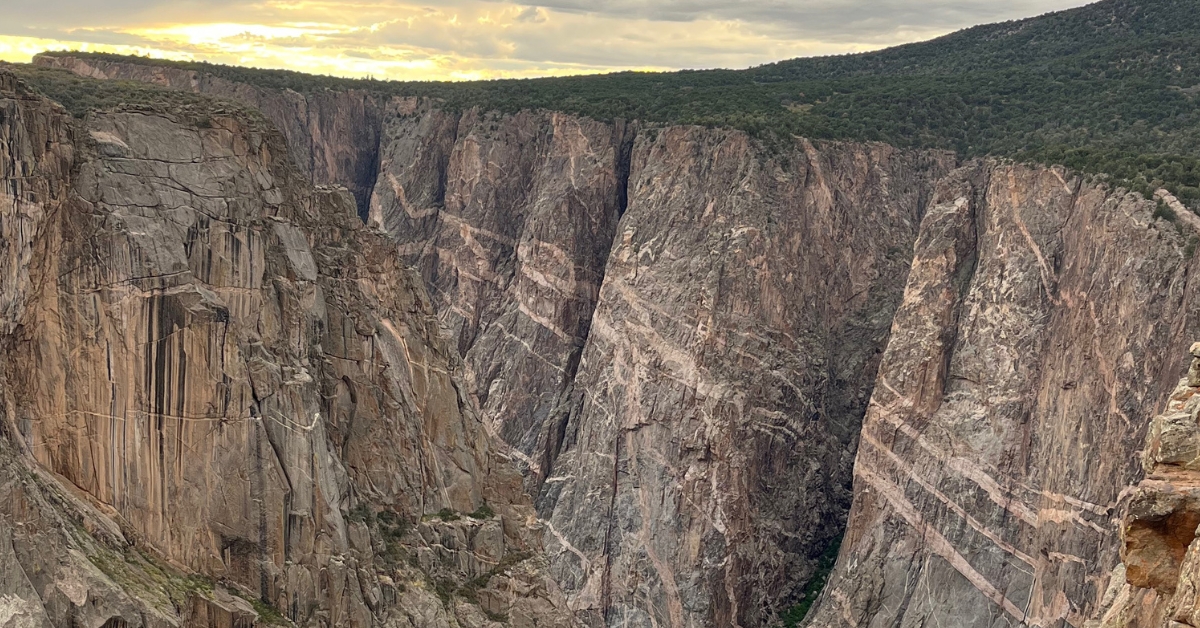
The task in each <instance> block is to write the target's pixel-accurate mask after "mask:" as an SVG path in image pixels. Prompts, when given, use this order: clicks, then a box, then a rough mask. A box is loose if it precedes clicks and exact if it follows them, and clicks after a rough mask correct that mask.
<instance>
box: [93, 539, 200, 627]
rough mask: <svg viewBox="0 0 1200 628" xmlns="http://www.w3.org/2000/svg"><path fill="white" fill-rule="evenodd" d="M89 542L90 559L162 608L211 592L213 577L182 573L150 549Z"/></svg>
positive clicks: (102, 570)
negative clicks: (121, 549) (110, 546)
mask: <svg viewBox="0 0 1200 628" xmlns="http://www.w3.org/2000/svg"><path fill="white" fill-rule="evenodd" d="M85 534H86V533H85ZM89 540H90V537H89ZM89 545H91V546H92V551H91V553H89V555H88V560H90V561H91V562H92V564H93V565H95V566H96V567H97V568H99V569H100V571H101V572H103V573H104V575H106V576H108V577H109V578H110V579H111V580H112V581H113V582H115V583H117V584H119V585H120V586H121V587H122V588H123V589H125V590H126V591H130V592H134V593H135V594H137V595H138V596H139V597H141V598H142V599H145V600H147V601H149V602H150V603H152V604H154V605H155V606H157V607H158V608H160V609H164V610H169V609H174V608H180V607H183V606H184V605H185V604H187V603H188V602H189V598H190V597H191V596H192V595H194V594H199V595H203V596H211V595H212V592H213V581H212V580H211V579H209V578H207V577H205V576H201V575H196V574H182V573H180V572H178V571H176V570H175V569H173V568H171V567H168V566H167V565H166V564H165V563H163V562H162V561H161V560H159V559H158V558H157V557H155V556H154V555H153V554H150V553H149V552H146V551H143V550H141V549H138V548H134V547H130V548H127V549H125V550H124V551H123V552H119V551H115V550H113V549H110V548H108V547H105V546H103V545H101V544H99V543H89Z"/></svg>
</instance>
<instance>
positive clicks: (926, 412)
mask: <svg viewBox="0 0 1200 628" xmlns="http://www.w3.org/2000/svg"><path fill="white" fill-rule="evenodd" d="M101 85H103V86H107V87H100V86H101ZM63 86H70V88H71V89H82V90H86V91H88V92H89V93H90V92H95V93H100V91H101V90H103V89H108V88H113V89H120V90H125V91H124V92H122V93H121V98H120V104H111V103H110V104H105V105H89V106H88V107H87V108H86V110H85V111H82V112H74V113H76V114H77V115H75V116H73V115H72V113H73V112H72V111H69V110H68V109H65V108H64V107H63V106H60V105H59V104H56V103H55V102H54V101H55V100H60V101H62V102H63V103H67V102H68V100H69V97H70V96H71V94H70V93H68V92H66V91H65V89H66V88H65V87H63ZM56 90H57V91H56ZM0 138H2V140H3V141H0V178H3V180H4V184H5V185H4V188H3V190H4V191H3V193H2V195H3V199H2V200H0V253H2V254H0V265H3V269H2V270H3V272H0V297H2V298H3V301H2V307H0V313H2V314H0V352H2V354H3V360H2V362H3V364H4V368H3V370H2V371H0V393H2V394H0V399H2V402H3V407H4V420H3V423H0V425H2V430H0V436H2V437H0V466H2V467H3V469H4V472H3V474H0V521H3V523H4V524H5V525H4V526H3V527H0V625H5V626H8V625H11V626H22V627H23V626H39V627H40V626H84V625H86V626H91V627H95V628H99V627H104V628H118V627H133V626H188V627H191V626H205V627H208V626H212V627H224V626H229V627H235V626H237V627H241V626H250V625H265V624H271V623H279V624H294V625H297V626H343V625H345V626H376V625H377V626H412V627H425V626H430V627H432V626H438V627H440V626H472V627H474V626H489V627H495V626H505V625H512V626H519V627H525V626H590V627H598V626H631V627H647V628H650V627H658V626H670V627H672V628H701V627H709V626H742V627H745V628H751V627H758V626H763V627H766V626H777V625H785V624H787V625H796V624H797V623H798V622H799V621H800V620H803V621H804V622H805V623H804V624H802V625H807V626H864V627H866V626H872V627H875V626H934V625H940V626H972V627H974V626H980V627H982V626H989V627H991V626H1045V627H1050V626H1055V627H1057V626H1076V627H1084V626H1089V627H1099V626H1105V627H1116V626H1166V627H1168V628H1178V626H1180V625H1182V626H1191V625H1200V624H1197V623H1196V622H1197V621H1200V610H1198V609H1200V602H1198V601H1197V600H1198V599H1200V598H1197V597H1196V584H1195V583H1196V582H1197V581H1198V579H1200V566H1198V565H1200V562H1197V561H1200V558H1197V556H1200V544H1196V543H1194V542H1193V539H1194V537H1195V529H1196V527H1197V525H1200V505H1198V504H1200V497H1198V496H1197V494H1196V491H1197V484H1196V482H1195V478H1194V477H1193V476H1194V473H1195V460H1196V459H1198V458H1197V457H1198V456H1200V427H1197V418H1196V417H1197V413H1198V412H1200V410H1198V408H1200V405H1197V404H1200V402H1197V401H1195V399H1200V397H1197V396H1193V395H1194V391H1195V390H1197V389H1198V388H1197V385H1200V379H1197V376H1196V367H1195V366H1192V367H1191V371H1190V372H1189V366H1190V365H1191V364H1192V360H1193V348H1192V345H1193V342H1194V341H1196V340H1198V339H1200V334H1197V333H1196V331H1195V330H1196V329H1197V323H1198V322H1200V321H1198V317H1200V291H1198V290H1197V287H1196V286H1195V284H1193V283H1192V281H1191V279H1192V278H1193V273H1192V272H1191V270H1192V269H1193V268H1196V264H1197V261H1196V259H1195V256H1194V253H1195V248H1196V244H1195V242H1196V239H1197V236H1198V235H1200V228H1198V227H1197V226H1196V223H1197V222H1198V220H1197V219H1195V218H1192V217H1190V214H1186V212H1188V210H1187V209H1186V207H1184V206H1183V205H1182V204H1181V203H1180V201H1178V200H1174V201H1172V199H1175V197H1174V196H1171V195H1170V193H1168V192H1167V191H1166V190H1165V189H1163V190H1162V192H1161V193H1160V194H1159V198H1158V199H1154V198H1150V199H1147V198H1146V197H1145V196H1144V195H1143V194H1139V193H1137V192H1132V191H1129V190H1127V189H1125V188H1122V187H1118V186H1116V185H1114V184H1113V183H1111V182H1106V181H1104V180H1102V179H1097V178H1094V177H1088V176H1085V175H1082V174H1080V173H1078V172H1076V171H1073V170H1069V169H1066V168H1063V167H1060V166H1053V165H1040V164H1035V163H1021V162H1016V161H1012V160H1006V159H1002V158H998V157H983V158H968V157H965V156H963V155H960V154H956V153H955V152H952V151H949V150H942V149H937V148H928V147H908V148H899V147H895V146H892V145H888V144H884V143H879V142H869V141H846V140H829V139H826V140H819V139H808V138H802V137H791V136H789V137H787V138H786V139H784V140H777V141H774V142H771V141H765V140H763V139H762V138H760V137H756V136H754V135H752V134H749V133H747V132H745V131H742V130H737V129H730V128H723V127H713V128H706V127H703V126H696V125H681V124H661V123H653V122H648V121H645V120H633V119H630V120H626V119H612V120H600V119H595V118H589V117H585V116H580V115H577V114H573V113H567V112H563V111H555V110H549V109H520V110H517V111H506V110H503V109H485V108H481V107H468V108H454V107H450V106H448V105H447V104H446V103H445V102H442V101H439V100H437V99H431V98H422V97H407V96H398V95H391V94H384V93H379V92H372V91H369V90H359V89H346V90H334V89H320V90H312V91H308V92H301V91H295V90H291V89H282V88H277V87H270V86H263V85H256V84H253V83H250V82H242V81H235V80H231V79H230V78H227V77H224V76H221V75H219V73H206V72H204V71H202V70H197V69H192V68H184V67H177V66H173V65H171V64H161V63H155V62H152V61H148V60H140V59H124V60H122V59H117V58H111V57H105V56H94V55H93V56H89V55H81V54H74V55H73V54H64V53H56V54H47V55H41V56H39V57H37V58H36V59H35V62H34V64H33V65H32V66H9V67H7V68H0ZM1172 202H1174V203H1175V204H1176V205H1177V206H1178V209H1171V203H1172ZM1164 206H1166V207H1167V210H1164V209H1163V207H1164ZM1198 270H1200V269H1198ZM1185 376H1186V377H1185ZM1181 377H1185V379H1184V381H1182V382H1181V381H1180V378H1181ZM834 553H836V554H837V560H836V564H835V565H834V566H833V567H832V571H831V572H828V573H826V572H827V571H828V567H829V565H828V564H827V563H828V561H827V560H825V558H824V557H827V556H832V555H833V554H834ZM826 579H827V582H826ZM821 583H824V586H823V587H820V586H818V585H819V584H821ZM818 593H819V597H818V596H817V595H818ZM809 606H811V607H812V610H811V611H809V612H808V613H807V618H805V617H804V616H803V612H800V611H797V610H796V609H803V610H806V609H808V608H809ZM797 614H800V615H801V616H800V617H796V615H797Z"/></svg>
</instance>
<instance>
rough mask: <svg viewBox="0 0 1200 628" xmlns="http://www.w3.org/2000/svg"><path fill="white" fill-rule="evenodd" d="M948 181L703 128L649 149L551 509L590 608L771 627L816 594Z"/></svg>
mask: <svg viewBox="0 0 1200 628" xmlns="http://www.w3.org/2000/svg"><path fill="white" fill-rule="evenodd" d="M946 161H948V160H946ZM946 166H947V164H945V163H942V162H939V161H937V160H936V159H933V158H931V157H928V156H924V155H919V154H912V153H905V152H902V151H898V150H895V149H892V148H889V147H886V146H882V145H838V144H827V145H822V146H814V145H813V144H811V143H808V142H798V146H797V148H796V150H795V151H792V152H787V153H783V154H780V155H777V156H776V157H773V158H769V159H762V153H760V152H758V150H757V149H756V148H755V146H754V145H753V143H752V142H750V141H749V139H748V138H747V137H746V136H745V135H743V134H741V133H732V132H729V133H718V132H711V131H707V130H704V129H698V128H673V129H666V130H663V131H662V132H659V133H658V134H657V135H656V136H650V135H644V136H642V137H639V138H638V142H637V145H636V147H635V149H634V153H633V164H632V176H631V181H630V186H629V208H628V211H627V212H626V213H625V215H624V217H623V218H622V220H621V223H620V226H619V228H620V233H618V235H617V242H616V244H615V245H614V246H613V249H612V253H611V254H610V256H609V262H608V267H607V270H606V272H605V280H604V286H603V288H602V289H601V291H600V301H599V307H598V308H597V310H596V314H595V317H594V319H593V321H592V330H591V334H590V335H589V337H588V342H587V346H586V348H585V349H584V353H583V359H582V364H581V366H580V370H579V376H578V377H577V378H576V380H575V384H574V393H573V396H572V402H573V405H572V407H571V408H570V412H569V414H568V415H567V417H565V418H564V425H562V426H561V427H556V428H555V429H556V430H561V431H560V434H561V436H558V437H557V438H556V440H561V445H560V453H559V455H558V458H557V460H556V462H555V464H554V472H553V473H554V475H553V477H551V478H549V479H548V480H547V481H546V483H545V487H544V489H543V491H542V496H541V497H540V499H539V504H538V507H539V510H540V511H541V512H542V513H543V515H544V516H545V517H546V518H547V519H548V526H549V527H550V529H551V530H552V531H553V533H554V534H553V536H552V537H550V538H548V539H547V549H548V551H549V552H550V554H551V561H552V565H553V570H554V573H555V577H556V578H557V579H558V581H559V582H560V583H561V584H562V585H563V587H564V588H565V589H566V590H567V592H568V594H570V595H572V607H573V608H576V609H578V610H580V611H581V612H582V614H583V616H585V617H589V618H592V619H593V622H592V623H595V624H607V625H612V626H656V625H657V626H706V625H712V626H734V625H747V626H757V625H767V624H768V623H769V622H770V620H771V618H772V615H771V614H772V612H773V611H774V610H775V609H776V608H777V605H778V604H779V601H780V600H781V599H791V598H794V597H795V596H796V595H797V594H798V591H796V590H794V589H793V587H797V586H802V585H803V583H804V582H805V581H806V580H807V579H808V576H809V575H810V574H811V572H812V568H813V563H812V561H811V558H815V556H816V555H817V554H819V553H820V549H822V548H824V547H825V546H827V545H828V544H829V543H830V542H832V541H833V540H834V539H836V537H837V536H838V534H839V533H840V522H841V521H842V520H843V519H844V517H845V512H846V508H847V506H848V503H849V491H848V488H849V487H848V485H847V483H846V480H847V479H848V478H849V476H850V468H851V461H852V456H853V451H854V441H855V436H856V433H857V427H858V425H857V419H858V417H859V416H861V413H862V409H863V407H864V405H865V403H866V400H867V397H868V396H869V394H870V384H871V381H872V379H873V374H874V371H875V366H876V365H877V364H878V354H879V350H880V348H881V347H882V346H883V343H884V342H885V340H886V337H887V330H888V326H889V324H890V321H891V316H892V312H893V311H894V309H895V307H896V305H897V303H898V298H899V296H900V286H901V285H903V282H904V277H905V275H906V273H907V260H908V256H909V250H910V249H909V247H910V246H911V242H912V240H913V238H914V236H915V232H916V228H917V225H918V224H919V222H920V218H921V214H922V212H923V210H924V207H923V203H924V200H925V199H926V198H927V194H928V192H929V189H928V187H927V185H928V184H929V183H930V181H929V179H927V178H926V177H932V176H936V173H937V172H938V171H939V170H941V169H943V168H945V167H946Z"/></svg>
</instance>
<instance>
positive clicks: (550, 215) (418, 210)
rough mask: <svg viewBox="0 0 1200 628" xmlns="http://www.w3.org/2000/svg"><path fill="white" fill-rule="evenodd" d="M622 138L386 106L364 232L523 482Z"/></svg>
mask: <svg viewBox="0 0 1200 628" xmlns="http://www.w3.org/2000/svg"><path fill="white" fill-rule="evenodd" d="M632 139H633V134H632V132H631V131H630V130H629V129H628V128H627V127H626V126H625V125H622V124H616V125H606V124H601V123H599V122H595V121H591V120H585V119H580V118H575V117H570V116H565V115H562V114H556V113H547V112H538V113H534V112H521V113H518V114H515V115H501V114H498V113H485V112H480V111H477V110H471V111H468V112H466V113H464V114H462V115H455V114H450V113H447V112H444V111H441V110H438V109H431V108H428V106H425V105H419V104H417V103H415V102H413V101H410V100H400V99H397V100H393V101H392V102H391V103H390V104H389V107H388V112H387V114H386V116H385V126H384V144H383V147H382V148H381V152H382V159H381V162H380V172H379V182H378V184H377V185H376V186H375V194H374V196H373V198H372V201H371V215H370V222H371V224H373V225H377V226H379V227H382V228H383V229H384V230H385V231H386V232H387V233H388V234H389V235H390V236H391V237H392V239H393V240H395V241H396V242H397V244H398V246H399V250H400V252H401V254H402V255H405V256H406V259H407V260H409V261H410V262H411V263H412V264H413V265H414V266H416V267H417V268H419V269H420V271H421V273H422V275H423V276H424V277H425V280H426V283H427V285H428V286H429V290H430V294H431V295H433V301H434V306H435V308H436V309H437V311H438V313H439V316H440V318H441V320H442V322H443V324H444V325H445V326H446V327H447V328H448V329H449V330H450V333H451V334H452V337H453V338H454V339H455V340H456V341H457V345H458V350H459V353H460V354H461V355H462V356H463V357H464V361H465V363H466V366H467V370H466V383H467V387H468V390H469V394H470V396H471V398H472V400H473V401H474V402H475V404H476V406H477V407H478V408H479V409H480V411H481V413H482V414H483V416H484V417H485V418H486V420H487V421H488V422H489V423H490V424H491V426H492V427H493V429H494V431H495V432H496V433H498V434H499V435H500V436H501V437H502V438H503V439H504V440H505V441H506V442H508V443H509V444H511V445H513V446H514V447H515V448H516V449H517V451H518V455H522V456H523V457H524V458H525V460H526V464H527V466H528V467H529V470H530V471H531V472H532V473H533V474H534V476H535V477H536V478H537V479H540V478H542V477H544V476H545V474H546V473H547V472H548V470H549V467H550V464H551V463H552V461H553V460H552V456H553V449H554V443H548V442H547V440H546V439H547V434H546V432H545V425H546V424H547V422H548V418H549V417H550V415H551V414H552V413H553V412H554V410H555V408H556V407H557V406H558V405H559V404H561V403H562V402H563V395H564V393H565V390H566V389H567V387H568V386H569V385H570V383H571V382H572V381H573V380H574V378H575V374H576V369H577V368H578V365H579V358H580V354H581V352H582V350H583V345H584V341H585V339H586V338H587V337H588V333H589V331H590V325H591V319H592V313H593V311H594V310H595V307H596V301H597V299H598V296H599V292H600V285H601V282H602V280H603V279H604V274H605V270H604V269H605V262H606V260H607V258H608V253H609V246H610V244H611V242H612V240H613V237H614V234H615V233H616V230H617V221H618V219H619V218H620V215H621V212H622V211H623V210H624V202H625V199H624V193H625V179H626V177H627V174H628V159H629V150H630V145H631V142H632Z"/></svg>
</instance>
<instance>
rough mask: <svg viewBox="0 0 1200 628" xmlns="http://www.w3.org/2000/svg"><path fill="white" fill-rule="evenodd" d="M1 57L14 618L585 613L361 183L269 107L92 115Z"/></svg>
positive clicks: (430, 622)
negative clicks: (365, 213)
mask: <svg viewBox="0 0 1200 628" xmlns="http://www.w3.org/2000/svg"><path fill="white" fill-rule="evenodd" d="M0 76H2V79H0V80H2V81H3V82H2V84H0V90H3V91H0V112H3V115H2V117H0V136H2V137H4V138H5V140H6V141H5V142H4V143H3V146H4V148H3V150H4V151H5V154H4V155H3V159H0V164H3V168H4V170H3V171H2V174H3V175H4V177H5V179H4V181H5V186H4V188H3V189H4V194H5V198H4V202H3V205H2V206H0V209H2V210H3V212H4V214H3V219H2V220H0V224H2V225H3V226H4V228H5V229H6V232H5V238H4V242H3V246H4V247H5V248H4V249H3V251H2V253H3V255H2V256H0V259H2V260H3V263H4V268H3V272H2V273H0V277H3V278H4V281H5V286H4V287H5V290H4V295H5V298H6V301H5V310H4V314H5V318H4V320H3V327H0V330H3V332H4V335H3V343H2V344H0V346H2V347H3V351H4V357H3V365H4V366H3V372H2V375H3V379H2V380H0V390H2V391H3V399H4V405H5V410H6V412H5V423H4V433H5V435H6V436H7V439H6V442H5V444H4V446H3V449H0V462H2V463H3V465H4V466H5V468H6V472H5V473H4V475H3V476H2V477H3V478H4V480H3V484H0V493H3V494H4V497H6V499H3V503H4V504H5V506H4V507H3V508H4V509H5V510H4V512H3V518H4V520H5V522H6V523H7V524H11V527H8V526H6V529H5V538H4V542H3V543H2V544H0V547H2V549H0V563H3V565H4V569H3V573H4V576H3V577H0V609H3V610H0V617H4V618H5V622H10V621H25V619H26V618H28V620H29V622H33V623H29V624H28V625H45V624H46V622H49V624H50V625H55V626H66V625H94V626H99V625H101V624H103V625H105V626H140V625H176V624H179V623H180V622H185V623H186V622H190V623H191V625H206V626H207V625H212V626H219V625H233V626H238V625H244V624H245V622H247V621H255V619H254V617H255V616H256V615H260V614H261V615H262V616H263V617H267V618H269V617H270V615H271V613H272V612H278V613H280V614H281V615H282V616H283V617H286V618H287V619H289V620H291V621H293V622H295V623H296V624H298V625H309V626H317V625H339V626H340V625H348V626H367V625H390V626H452V625H463V624H466V625H472V626H481V625H488V624H490V623H496V622H499V621H506V622H508V623H511V624H516V625H526V626H533V625H537V626H570V625H573V624H574V621H573V619H572V617H571V614H570V613H569V611H567V609H566V606H565V601H564V599H563V597H562V595H561V593H559V592H558V590H557V588H556V587H555V586H554V585H553V583H552V582H550V581H549V580H548V579H546V578H545V577H544V571H543V566H542V565H543V560H542V559H541V558H540V547H539V544H538V541H537V539H536V535H535V534H534V533H533V531H532V530H531V529H530V528H529V527H528V525H529V522H530V521H532V520H533V517H532V515H533V511H532V510H531V508H530V505H529V502H528V499H527V498H525V497H524V496H523V494H522V491H521V483H520V476H519V474H518V473H517V471H516V468H515V466H514V465H513V463H512V461H511V460H509V459H507V458H506V457H504V456H503V455H501V454H499V453H498V452H497V451H496V449H495V447H494V446H493V445H492V443H491V441H490V440H489V439H488V437H487V434H486V431H485V430H484V428H483V425H482V422H481V421H480V420H479V419H478V418H477V415H476V414H475V412H474V411H473V409H472V408H471V405H470V404H469V403H467V402H466V399H465V396H464V395H463V394H462V393H461V392H460V390H459V384H458V378H459V377H460V376H459V375H458V373H459V372H460V371H461V363H460V362H459V360H458V358H457V356H456V355H455V353H454V352H453V350H452V349H451V348H450V347H448V346H447V345H446V344H445V342H444V341H443V339H442V336H441V334H440V331H439V326H438V324H437V319H436V317H435V316H434V313H433V310H432V308H431V307H430V304H429V301H428V298H427V297H426V296H425V291H424V288H423V286H422V285H421V282H420V279H419V278H418V277H417V276H415V275H414V274H412V273H411V272H410V271H409V270H407V269H406V268H405V266H404V265H403V264H402V262H401V260H400V259H399V258H398V257H397V256H396V254H395V251H394V246H392V245H391V243H390V242H388V241H387V240H386V239H385V238H383V237H382V236H380V235H377V234H374V233H372V232H370V231H368V230H367V229H366V228H364V227H363V226H362V225H361V222H360V221H359V220H358V218H357V217H356V215H355V214H356V212H355V207H354V202H353V200H352V198H351V197H350V196H349V194H347V193H346V191H345V190H342V189H332V188H318V189H313V188H311V187H310V186H309V185H308V184H307V183H305V182H303V181H302V179H300V177H299V176H298V175H297V173H296V172H295V170H294V169H293V167H292V166H291V165H290V161H289V159H288V158H287V151H286V148H285V144H284V142H283V138H282V137H280V136H279V135H278V133H276V132H275V131H273V130H272V129H271V128H270V126H269V125H267V124H266V123H264V122H262V121H261V120H260V119H258V118H257V117H256V116H255V115H254V114H250V113H245V112H239V111H236V110H233V109H229V108H221V107H218V106H215V105H214V106H212V107H209V108H206V109H203V110H200V109H198V108H197V107H193V106H172V105H170V103H169V102H167V103H166V104H164V105H163V106H161V107H154V108H150V109H144V110H137V109H124V110H121V109H119V110H117V111H112V112H104V113H101V112H97V113H94V114H92V115H90V116H89V117H88V118H87V120H86V121H85V122H83V123H80V124H79V125H78V126H76V127H75V128H74V129H72V126H73V125H72V124H71V122H70V119H69V117H68V116H67V115H66V114H65V112H62V111H61V110H60V109H58V108H56V107H55V106H53V105H51V104H49V103H47V102H46V101H44V100H42V99H39V98H37V97H34V96H31V95H29V94H28V93H27V92H26V91H25V90H24V89H23V88H22V86H21V85H20V84H19V82H17V81H16V80H15V79H14V78H13V77H12V76H11V75H7V74H4V75H0ZM164 98H165V99H166V100H167V101H169V98H166V96H164ZM460 513H471V514H470V515H465V514H460ZM10 540H11V542H10ZM14 565H16V567H15V568H14V567H13V566H14ZM189 574H195V575H189ZM14 575H15V576H22V577H14ZM213 582H216V583H217V584H216V586H215V587H214V584H213ZM226 590H229V591H233V592H235V593H237V594H239V595H244V596H247V597H250V598H253V599H256V600H261V602H260V604H262V605H265V606H264V607H263V608H264V609H265V608H266V607H273V608H274V609H278V610H277V611H269V610H263V609H260V610H259V611H257V612H255V611H253V608H252V607H249V606H248V605H246V604H244V603H240V602H237V601H236V600H235V599H234V598H231V597H229V596H228V595H227V594H226V593H225V591H226ZM31 592H33V593H35V595H30V593H31ZM13 600H17V601H18V602H14V601H13ZM248 608H249V609H250V610H247V609H248ZM5 613H7V615H5ZM14 617H17V618H20V619H12V618H14ZM239 618H240V619H239Z"/></svg>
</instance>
